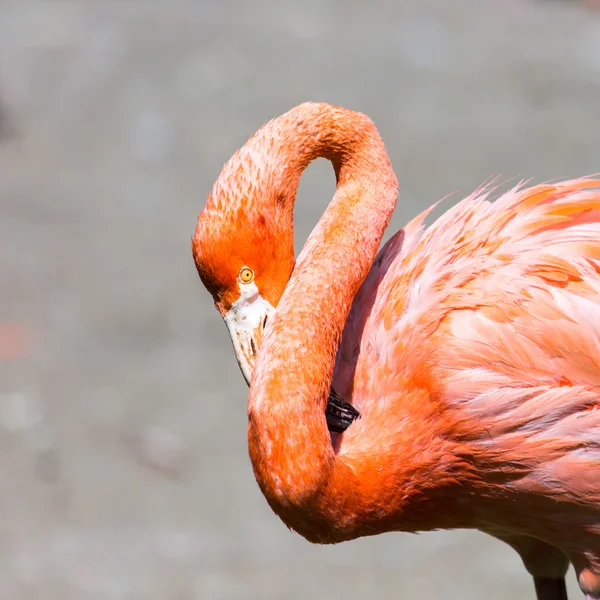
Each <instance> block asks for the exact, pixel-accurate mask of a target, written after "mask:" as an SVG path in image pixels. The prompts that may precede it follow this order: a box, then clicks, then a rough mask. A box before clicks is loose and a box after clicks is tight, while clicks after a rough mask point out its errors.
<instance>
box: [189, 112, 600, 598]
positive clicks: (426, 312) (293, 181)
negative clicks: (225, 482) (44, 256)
mask: <svg viewBox="0 0 600 600" xmlns="http://www.w3.org/2000/svg"><path fill="white" fill-rule="evenodd" d="M317 156H325V157H327V158H329V159H330V160H331V161H332V163H333V166H334V169H335V172H336V177H337V180H338V186H337V190H336V195H335V196H334V199H333V200H332V202H331V204H330V206H329V207H328V209H327V211H326V212H325V214H324V215H323V217H322V219H321V220H320V222H319V224H318V225H317V227H316V228H315V230H314V231H313V233H312V234H311V236H310V237H309V239H308V241H307V243H306V245H305V247H304V249H303V250H302V253H301V254H300V256H299V257H298V260H297V262H296V263H295V265H294V259H293V220H292V218H293V202H294V199H295V193H296V189H297V185H298V180H299V177H300V175H301V173H302V171H303V169H304V168H305V167H306V165H307V164H308V162H310V160H312V159H313V158H315V157H317ZM396 185H397V184H396V179H395V176H394V174H393V171H392V169H391V165H390V164H389V159H388V158H387V154H386V153H385V149H384V146H383V142H382V141H381V139H380V138H379V135H378V133H377V130H376V129H375V127H374V126H373V125H372V123H371V122H370V120H368V119H367V118H366V117H364V115H360V114H358V113H353V112H351V111H347V110H345V109H340V108H337V107H331V106H329V105H325V104H313V103H307V104H304V105H301V106H299V107H296V108H295V109H293V110H292V111H290V112H289V113H286V114H285V115H282V116H281V117H279V118H278V119H275V120H273V121H271V122H270V123H269V124H267V125H266V126H265V127H263V128H262V129H261V130H259V132H258V133H257V134H256V135H255V136H254V137H253V138H251V140H250V141H249V142H248V143H247V144H246V146H244V148H242V149H241V150H240V151H239V152H238V153H237V154H236V155H234V157H233V158H232V159H231V161H230V162H229V163H228V164H227V165H226V166H225V167H224V169H223V172H222V174H221V176H220V178H219V180H218V181H217V183H216V184H215V187H214V188H213V190H212V192H211V194H210V196H209V199H208V201H207V208H206V209H205V210H204V211H203V213H201V215H200V217H199V220H198V226H197V229H196V234H195V236H194V239H193V251H194V257H195V261H196V266H197V268H198V271H199V273H200V277H201V279H202V281H203V283H204V284H205V286H206V287H207V289H208V290H209V291H210V292H211V294H212V295H213V298H214V300H215V304H216V305H217V308H218V309H219V311H220V312H221V314H222V315H223V316H224V317H225V318H226V322H228V327H229V329H230V333H231V335H232V339H233V340H234V346H235V348H236V355H237V357H238V361H239V362H240V366H241V367H242V371H243V372H244V375H245V377H246V379H247V381H248V382H249V383H251V387H250V397H249V409H248V410H249V434H248V435H249V450H250V457H251V460H252V464H253V468H254V472H255V475H256V478H257V481H258V483H259V486H260V487H261V490H262V491H263V493H264V495H265V497H266V499H267V501H268V502H269V504H270V506H271V507H272V508H273V510H274V511H275V512H276V513H277V514H278V515H279V516H280V518H281V519H282V520H283V521H284V522H285V523H286V524H287V525H288V526H289V527H291V528H292V529H294V530H296V531H298V532H299V533H300V534H301V535H303V536H304V537H306V538H307V539H308V540H310V541H313V542H318V543H335V542H340V541H344V540H348V539H353V538H356V537H360V536H364V535H374V534H378V533H382V532H386V531H427V530H432V529H438V528H459V527H460V528H476V529H479V530H482V531H484V532H487V533H489V534H491V535H493V536H495V537H497V538H499V539H501V540H503V541H505V542H506V543H508V544H510V545H511V546H512V547H513V548H514V549H515V550H516V551H517V552H519V554H520V556H521V558H522V559H523V562H524V564H525V566H526V568H527V569H528V571H529V572H530V573H531V574H532V575H533V576H534V579H535V582H536V591H537V594H538V598H540V600H561V599H563V598H566V591H565V588H564V580H563V578H564V574H565V572H566V570H567V567H568V564H569V562H571V563H572V564H573V565H574V566H575V569H576V571H577V574H578V577H579V583H580V586H581V588H582V590H583V591H584V593H586V595H587V596H588V597H589V598H600V576H599V574H600V536H599V534H600V468H599V467H598V465H599V464H600V462H599V461H600V411H599V410H597V408H598V404H599V402H600V359H599V356H600V191H599V189H598V188H600V181H598V180H594V179H589V178H581V179H575V180H570V181H563V182H560V183H555V184H545V185H539V186H535V187H530V188H527V187H524V186H523V185H520V186H518V187H515V188H513V189H512V190H510V191H508V192H506V193H504V194H502V195H500V197H499V198H497V199H496V200H495V201H494V202H491V201H490V194H491V193H492V191H493V190H492V189H491V188H490V187H489V186H488V187H483V188H481V189H479V190H477V191H476V192H475V193H474V194H472V195H471V196H469V197H468V198H466V199H465V200H463V201H461V202H459V203H458V204H457V205H455V206H454V207H453V208H451V209H450V210H449V211H447V212H446V213H445V214H444V215H443V216H442V217H441V218H440V219H438V220H437V221H436V222H435V223H434V224H433V225H432V226H430V227H429V228H427V229H425V228H424V226H423V223H424V219H425V217H426V215H427V213H428V212H429V211H426V212H425V213H423V214H422V215H420V216H419V217H417V218H416V219H414V220H413V221H411V222H410V223H409V224H408V225H407V226H406V227H405V228H404V230H402V231H400V232H398V233H397V234H396V235H395V236H393V237H392V238H391V239H390V240H389V241H388V243H387V244H386V245H385V246H384V247H383V248H382V249H381V250H380V251H379V252H378V253H377V247H378V245H379V242H380V240H381V237H382V235H383V232H384V230H385V228H386V226H387V224H388V221H389V217H390V215H391V212H392V210H393V208H394V205H395V201H396ZM244 269H249V271H250V272H251V277H252V280H251V281H250V282H247V281H246V278H247V277H250V275H248V271H244ZM275 307H277V308H276V310H275ZM231 311H233V312H231ZM232 314H235V323H233V324H232V318H231V317H228V315H232ZM228 318H229V321H227V319H228ZM267 319H268V322H269V324H268V326H267V324H266V321H267ZM242 323H243V325H242ZM259 346H260V352H258V347H259ZM330 388H332V389H334V390H336V393H338V394H339V395H340V396H341V397H343V398H344V400H345V401H347V402H348V403H350V404H351V405H352V406H353V407H355V408H356V409H357V410H358V412H359V413H360V418H358V419H357V420H355V421H354V422H352V424H351V425H350V426H349V427H348V428H347V430H346V431H344V432H343V433H335V432H332V431H329V430H328V429H327V425H326V420H325V419H324V418H323V417H324V412H325V406H326V404H327V397H328V393H329V390H330Z"/></svg>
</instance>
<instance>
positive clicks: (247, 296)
mask: <svg viewBox="0 0 600 600" xmlns="http://www.w3.org/2000/svg"><path fill="white" fill-rule="evenodd" d="M239 286H240V297H239V298H238V299H237V300H236V301H235V302H234V303H233V304H232V305H231V308H230V309H229V311H228V312H227V314H226V315H225V316H224V317H223V320H224V321H225V324H226V325H227V329H228V330H229V335H230V336H231V341H232V342H233V349H234V350H235V356H236V358H237V361H238V364H239V365H240V369H241V370H242V374H243V375H244V379H245V380H246V383H247V384H248V385H250V377H251V375H252V369H253V367H254V360H255V359H256V354H257V353H258V348H259V345H260V342H261V339H262V332H263V329H264V327H265V325H266V323H267V319H268V317H269V315H270V314H271V313H272V312H273V311H274V310H275V309H274V308H273V306H271V304H269V302H267V301H266V300H264V299H263V298H262V297H261V295H260V294H259V293H258V288H257V287H256V284H255V283H248V284H244V283H240V284H239Z"/></svg>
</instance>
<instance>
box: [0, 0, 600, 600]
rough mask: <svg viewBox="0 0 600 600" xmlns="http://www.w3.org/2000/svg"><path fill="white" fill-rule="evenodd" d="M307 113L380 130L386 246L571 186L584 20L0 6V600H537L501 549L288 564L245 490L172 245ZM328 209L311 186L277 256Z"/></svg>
mask: <svg viewBox="0 0 600 600" xmlns="http://www.w3.org/2000/svg"><path fill="white" fill-rule="evenodd" d="M305 100H323V101H328V102H332V103H336V104H340V105H343V106H346V107H348V108H352V109H357V110H361V111H363V112H366V113H367V114H369V115H370V116H371V118H372V119H373V120H374V121H375V123H376V124H377V125H378V127H379V129H380V131H381V133H382V135H383V138H384V140H385V142H386V144H387V147H388V150H389V153H390V156H391V159H392V162H393V164H394V167H395V169H396V173H397V175H398V177H399V179H400V182H401V196H400V202H399V205H398V209H397V211H396V213H395V217H394V220H393V223H392V226H391V228H390V232H393V231H395V230H396V229H398V228H399V227H401V226H402V225H403V224H404V223H405V222H406V220H407V219H409V218H411V217H413V216H414V215H415V214H417V213H418V212H420V211H421V210H422V209H423V208H425V207H426V206H427V205H429V204H431V203H433V202H434V201H436V200H438V199H439V198H440V197H442V196H445V195H447V194H448V193H451V192H456V194H455V195H454V196H453V197H452V198H453V199H452V200H451V201H450V202H453V201H454V200H457V199H459V198H460V197H461V196H464V195H466V194H468V193H469V192H471V191H472V190H473V189H474V188H475V187H476V186H478V185H479V184H480V183H482V182H483V181H484V180H486V179H488V178H489V177H490V176H494V175H499V176H501V177H502V178H503V179H504V180H510V181H512V182H514V181H516V180H517V179H520V178H530V177H531V178H533V180H534V181H535V182H540V181H543V180H546V179H553V178H561V177H571V176H580V175H586V174H592V173H595V172H598V171H600V11H598V10H597V9H595V8H593V7H592V3H591V2H590V3H588V4H585V3H584V2H581V1H577V0H571V1H569V0H564V1H559V0H555V1H550V0H538V1H535V0H454V1H453V2H447V1H446V0H407V1H405V2H396V1H383V0H380V1H375V0H374V1H372V2H366V1H365V2H360V1H354V0H352V1H350V0H337V1H334V0H303V1H302V2H296V1H291V0H261V1H255V2H247V1H243V0H238V1H234V0H198V1H195V2H194V1H192V0H178V1H173V2H167V1H162V2H160V1H158V0H155V1H152V0H120V1H118V0H81V1H75V0H37V1H36V0H2V1H1V2H0V289H1V295H0V323H1V325H0V473H1V475H0V597H1V598H3V599H4V598H6V599H7V600H26V599H36V600H37V599H42V600H46V599H49V600H50V599H60V600H70V599H78V600H79V599H80V600H88V599H89V600H92V599H94V600H95V599H108V600H138V599H140V600H141V599H144V600H195V599H210V600H238V599H239V600H254V599H261V600H263V599H264V600H270V599H290V600H296V599H298V600H300V599H305V598H307V597H314V598H325V599H327V600H336V599H341V598H344V599H345V600H350V599H364V598H378V599H387V598H389V599H396V598H411V599H412V598H414V599H424V600H426V599H434V598H435V599H436V600H437V599H439V598H440V597H441V596H443V597H444V598H445V599H447V600H451V599H454V598H457V599H458V598H461V599H462V598H486V599H490V600H493V599H500V598H507V597H511V598H525V599H528V598H533V586H532V583H531V581H530V578H529V576H528V575H527V574H526V573H525V570H524V569H523V567H522V566H521V564H520V561H519V559H518V558H517V556H516V554H513V553H512V551H511V550H510V549H508V548H505V547H504V546H503V545H502V544H501V543H500V542H497V541H494V540H491V539H488V538H486V537H484V536H483V535H480V534H477V533H471V532H450V533H435V534H425V535H420V536H414V535H401V534H394V535H387V536H382V537H379V538H375V539H368V540H359V541H356V542H352V543H347V544H344V545H341V546H338V547H327V548H323V547H316V546H311V545H309V544H308V543H307V542H305V541H304V540H303V539H301V538H300V537H298V536H297V535H295V534H292V533H290V532H289V531H288V530H287V529H286V528H285V527H284V526H283V525H282V523H281V522H280V521H279V520H278V519H277V518H276V517H275V516H274V515H273V514H272V513H271V512H270V510H269V508H268V507H267V504H266V502H265V501H264V499H263V497H262V496H261V494H260V492H259V490H258V487H257V486H256V483H255V482H254V479H253V475H252V471H251V467H250V463H249V460H248V456H247V449H246V396H247V388H246V386H245V384H244V382H243V380H242V377H241V374H240V373H239V370H238V367H237V364H236V362H235V359H234V355H233V351H232V348H231V343H230V341H229V337H228V335H227V331H226V329H225V326H224V325H223V324H222V322H221V320H220V318H219V316H218V314H217V312H216V311H215V310H214V308H213V306H212V302H211V299H210V297H209V296H208V294H207V293H206V292H205V291H204V289H203V288H202V287H201V284H200V283H199V281H198V278H197V275H196V272H195V269H194V265H193V262H192V258H191V252H190V236H191V235H192V233H193V231H194V227H195V222H196V217H197V214H198V212H199V210H200V209H201V208H202V207H203V206H204V202H205V198H206V195H207V193H208V191H209V189H210V186H211V185H212V183H213V181H214V179H215V178H216V177H217V176H218V174H219V171H220V169H221V166H222V165H223V163H224V162H225V161H226V160H227V159H228V158H229V157H230V155H231V154H232V153H233V152H234V150H235V149H236V148H238V147H239V146H240V145H241V144H243V143H244V142H245V140H246V139H247V138H248V136H249V135H250V134H252V133H253V132H254V131H255V130H256V129H257V128H258V127H259V126H260V125H261V124H263V123H264V122H265V121H267V120H268V119H270V118H272V117H274V116H277V115H279V114H281V113H282V112H285V111H286V110H288V109H289V108H291V107H292V106H294V105H296V104H298V103H300V102H302V101H305ZM333 189H334V178H333V174H332V172H331V168H330V166H329V164H328V163H325V162H323V161H317V162H316V163H313V165H311V167H310V168H309V169H308V171H307V172H306V175H305V177H304V178H303V180H302V183H301V188H300V193H299V199H298V203H297V213H296V214H297V219H296V221H297V231H298V238H297V246H298V248H300V247H301V246H302V243H303V241H304V240H305V238H306V236H307V235H308V233H309V231H310V230H311V228H312V227H313V226H314V224H315V223H316V222H317V220H318V218H319V215H320V214H321V212H322V211H323V209H324V208H325V206H326V205H327V202H328V200H329V199H330V197H331V195H332V192H333ZM448 205H449V204H447V205H446V206H448ZM569 587H570V590H571V593H572V594H573V597H575V598H577V597H580V596H579V594H580V592H579V590H578V588H577V586H576V584H575V581H574V577H573V576H572V574H571V575H570V580H569Z"/></svg>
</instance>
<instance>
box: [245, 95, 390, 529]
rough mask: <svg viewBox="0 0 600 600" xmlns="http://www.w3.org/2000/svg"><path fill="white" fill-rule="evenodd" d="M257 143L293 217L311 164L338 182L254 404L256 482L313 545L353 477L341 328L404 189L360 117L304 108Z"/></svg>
mask: <svg viewBox="0 0 600 600" xmlns="http://www.w3.org/2000/svg"><path fill="white" fill-rule="evenodd" d="M257 136H260V137H261V138H262V139H263V141H264V143H267V141H268V143H269V144H274V145H275V146H274V147H273V153H274V155H275V156H277V163H276V164H274V165H272V168H273V172H274V173H277V174H278V178H279V182H278V183H279V185H281V186H282V188H281V189H284V190H285V193H284V200H283V201H284V204H285V205H286V206H289V209H290V210H292V208H293V206H292V205H293V200H294V198H295V193H296V188H297V186H298V182H299V179H300V175H301V173H302V171H303V170H304V168H305V167H306V166H307V165H308V163H309V162H310V161H311V160H313V159H315V158H317V157H325V158H328V159H329V160H330V161H331V162H332V164H333V166H334V169H335V172H336V176H337V181H338V183H337V189H336V192H335V195H334V197H333V200H332V201H331V203H330V204H329V206H328V208H327V210H326V211H325V213H324V214H323V216H322V218H321V220H320V221H319V223H318V224H317V226H316V227H315V229H314V230H313V232H312V233H311V235H310V236H309V238H308V240H307V242H306V245H305V246H304V248H303V250H302V252H301V253H300V256H299V257H298V261H297V264H296V267H295V269H294V272H293V274H292V277H291V279H290V281H289V283H288V285H287V287H286V289H285V292H284V293H283V296H282V298H281V300H280V302H279V305H278V308H277V311H276V313H275V316H274V318H273V319H272V321H271V324H270V326H269V328H268V330H267V331H266V335H265V337H264V340H263V342H262V346H261V352H260V353H259V356H258V359H257V362H256V366H255V370H254V373H253V377H252V385H251V388H250V397H249V450H250V457H251V460H252V463H253V467H254V471H255V475H256V478H257V481H258V483H259V485H260V487H261V489H262V491H263V493H264V494H265V496H266V498H267V500H268V501H269V503H270V505H271V507H272V508H273V509H274V510H275V512H277V513H278V514H279V516H280V517H281V518H282V519H283V520H284V521H285V522H286V523H287V524H288V525H289V526H291V527H293V528H295V529H297V530H299V531H300V532H301V533H303V535H306V536H307V537H310V536H311V535H312V534H311V533H310V532H311V531H312V530H313V529H314V528H315V527H317V528H318V525H315V523H317V522H318V521H319V519H321V517H323V515H319V514H318V513H319V511H320V510H322V509H320V508H319V507H322V506H325V505H327V504H331V502H335V499H333V498H331V499H329V500H327V499H326V498H325V497H324V494H326V493H327V490H328V489H332V488H331V482H332V481H334V480H336V481H340V477H341V476H343V475H344V474H346V473H347V465H345V464H344V463H343V460H342V459H341V458H340V457H339V456H336V455H335V454H334V452H333V449H332V446H331V442H330V436H329V431H328V429H327V426H326V421H325V416H324V410H325V405H326V402H327V397H328V393H329V388H330V383H331V378H332V373H333V367H334V361H335V355H336V351H337V347H338V344H339V340H340V337H341V334H342V330H343V327H344V324H345V322H346V319H347V317H348V313H349V310H350V306H351V304H352V301H353V299H354V296H355V295H356V293H357V291H358V289H359V287H360V285H361V284H362V282H363V280H364V279H365V277H366V275H367V273H368V271H369V269H370V267H371V264H372V262H373V259H374V257H375V253H376V252H377V249H378V246H379V243H380V241H381V238H382V236H383V234H384V231H385V228H386V227H387V224H388V222H389V219H390V217H391V215H392V212H393V210H394V207H395V204H396V198H397V181H396V177H395V175H394V172H393V170H392V167H391V164H390V161H389V159H388V156H387V153H386V151H385V147H384V144H383V142H382V140H381V138H380V136H379V134H378V132H377V130H376V128H375V126H374V125H373V123H372V122H371V121H370V120H369V119H368V118H367V117H366V116H364V115H361V114H358V113H354V112H351V111H348V110H344V109H341V108H335V107H331V106H328V105H322V104H307V105H301V106H300V107H297V108H296V109H294V110H293V111H290V112H289V113H287V114H286V115H283V116H282V117H279V119H275V120H274V121H271V122H270V123H269V124H267V126H265V128H263V129H262V130H261V131H259V133H258V134H257ZM347 484H348V485H351V481H350V480H347ZM338 491H339V490H338ZM323 518H324V517H323ZM315 535H316V534H315Z"/></svg>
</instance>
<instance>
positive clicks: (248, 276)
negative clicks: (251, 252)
mask: <svg viewBox="0 0 600 600" xmlns="http://www.w3.org/2000/svg"><path fill="white" fill-rule="evenodd" d="M253 279H254V271H253V270H252V269H250V268H248V267H242V270H241V271H240V281H241V282H242V283H251V282H252V280H253Z"/></svg>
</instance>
